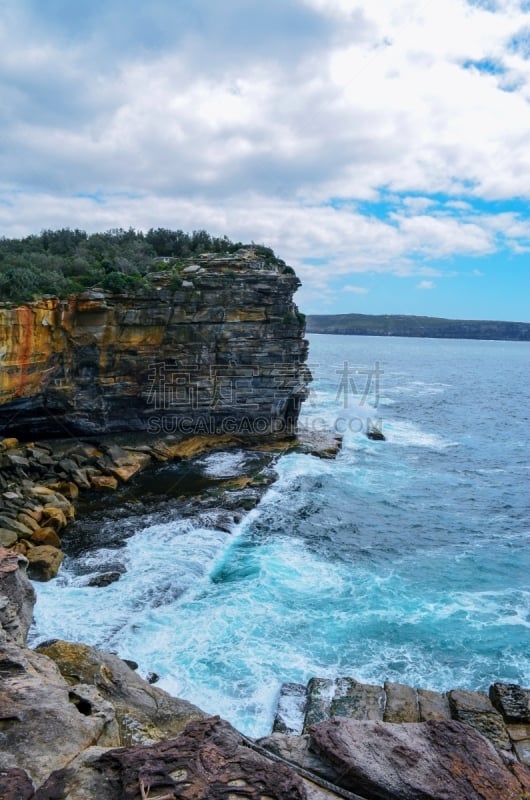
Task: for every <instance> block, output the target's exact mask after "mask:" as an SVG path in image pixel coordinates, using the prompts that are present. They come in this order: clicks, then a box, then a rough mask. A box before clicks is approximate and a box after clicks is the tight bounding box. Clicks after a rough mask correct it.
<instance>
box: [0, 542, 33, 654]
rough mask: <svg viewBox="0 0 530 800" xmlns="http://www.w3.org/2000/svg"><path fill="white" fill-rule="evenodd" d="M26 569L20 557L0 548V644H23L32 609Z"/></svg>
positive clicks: (25, 561) (31, 616) (23, 560)
mask: <svg viewBox="0 0 530 800" xmlns="http://www.w3.org/2000/svg"><path fill="white" fill-rule="evenodd" d="M26 565H27V559H26V558H24V556H21V555H17V554H15V553H13V552H12V551H11V550H6V549H5V548H3V547H0V642H13V643H15V644H18V645H24V644H25V642H26V637H27V635H28V630H29V628H30V625H31V622H32V620H33V607H34V605H35V589H34V588H33V586H32V584H31V581H30V580H28V577H27V575H26Z"/></svg>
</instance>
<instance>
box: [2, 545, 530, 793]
mask: <svg viewBox="0 0 530 800" xmlns="http://www.w3.org/2000/svg"><path fill="white" fill-rule="evenodd" d="M26 566H27V559H26V558H25V556H23V555H21V554H17V553H15V552H14V551H13V550H7V549H5V548H0V676H1V692H0V797H1V798H2V800H96V798H97V800H123V799H124V798H126V799H128V800H147V798H149V799H150V800H155V799H156V800H179V799H182V800H228V799H230V800H236V798H237V800H242V798H248V800H270V799H271V798H273V800H333V798H350V800H351V799H353V800H363V798H365V800H449V798H451V800H452V799H453V798H455V799H456V798H458V800H525V799H526V798H528V797H529V793H530V770H528V769H527V767H526V766H525V765H524V764H523V763H522V760H525V759H522V760H521V761H520V760H518V759H517V758H516V754H517V753H518V751H517V749H516V748H515V753H514V752H513V751H512V749H508V747H507V741H508V740H507V741H505V740H504V739H503V737H502V736H500V735H499V732H500V731H501V727H502V726H505V729H506V731H508V734H509V736H510V737H511V738H510V739H509V741H510V743H512V742H513V743H516V738H514V737H515V733H514V732H515V731H516V729H517V730H518V731H519V733H520V734H521V735H522V734H523V733H528V731H529V730H530V725H529V720H530V692H528V691H527V690H523V689H520V688H519V687H511V686H507V685H504V684H495V686H494V688H493V689H492V699H493V702H494V705H495V707H494V706H493V705H491V704H489V701H488V698H487V696H486V695H480V693H473V692H462V691H460V692H457V691H455V692H452V693H450V694H449V698H448V706H447V705H444V704H445V703H446V700H447V698H445V699H444V698H442V697H441V696H440V697H437V698H435V697H434V694H435V693H430V695H429V693H425V692H424V693H423V694H421V693H420V692H418V693H417V694H415V693H414V690H412V689H411V688H410V687H403V686H399V685H396V684H385V686H384V687H377V686H367V685H365V684H361V683H358V682H357V681H354V680H353V679H348V678H342V679H337V680H336V681H329V680H318V679H313V680H312V681H310V683H309V685H308V687H307V689H306V688H305V687H298V689H297V690H298V694H296V691H295V687H293V685H289V687H284V689H283V692H282V702H281V703H280V713H279V714H278V715H277V719H276V729H277V731H278V730H279V729H280V728H281V726H282V724H283V726H284V728H287V727H288V724H291V723H292V720H293V715H292V708H293V704H292V703H291V704H289V702H288V699H289V696H290V697H291V700H292V699H293V697H295V698H296V697H297V698H298V700H300V697H301V695H300V688H302V689H304V694H305V701H304V707H305V717H304V722H303V733H302V734H301V735H294V736H293V735H286V733H279V732H276V733H274V734H273V735H272V736H270V737H267V738H265V739H262V740H259V741H258V742H254V741H252V740H249V739H247V738H246V737H244V736H242V735H241V734H240V733H238V732H237V731H236V730H235V729H234V728H233V727H232V726H231V725H229V723H227V722H225V721H223V720H221V719H220V718H219V717H209V716H207V715H206V714H204V712H202V711H201V710H200V709H199V708H197V707H196V706H193V705H191V704H190V703H188V702H186V701H185V700H180V699H177V698H174V697H171V696H170V695H168V694H167V693H166V692H164V691H162V690H161V689H158V688H157V687H154V686H152V685H150V684H149V683H148V682H147V681H146V680H143V679H142V678H141V677H140V676H139V675H138V674H137V673H136V672H135V671H134V669H133V667H134V665H133V664H130V663H127V662H125V661H122V660H121V659H120V658H118V657H117V656H116V655H113V654H111V653H104V652H101V651H98V650H96V649H95V648H92V647H88V646H87V645H83V644H78V643H72V642H64V641H59V640H53V641H49V642H44V643H42V644H41V645H40V646H39V647H38V648H37V649H36V650H30V649H28V648H27V646H26V636H27V632H28V629H29V625H30V623H31V616H32V610H33V604H34V602H35V593H34V591H33V587H32V585H31V582H30V581H29V580H28V578H27V575H26V572H25V569H26ZM282 703H283V708H284V709H285V708H286V707H289V708H290V716H288V717H286V716H285V714H283V717H282V712H281V708H282ZM295 706H296V703H295ZM486 706H487V707H486ZM427 708H429V709H430V712H429V714H427V712H426V709H427ZM443 708H445V709H446V711H447V709H449V711H450V713H451V715H452V717H453V718H451V719H449V718H447V716H444V714H443V713H439V712H440V709H443ZM421 719H423V721H421ZM418 720H420V721H418ZM291 730H292V729H291ZM494 731H495V732H496V733H495V735H494V736H492V732H494ZM519 741H523V740H522V739H521V740H519ZM523 754H524V753H523Z"/></svg>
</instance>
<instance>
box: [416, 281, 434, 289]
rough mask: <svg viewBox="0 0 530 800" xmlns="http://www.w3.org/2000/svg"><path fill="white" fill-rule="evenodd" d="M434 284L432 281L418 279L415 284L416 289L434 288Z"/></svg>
mask: <svg viewBox="0 0 530 800" xmlns="http://www.w3.org/2000/svg"><path fill="white" fill-rule="evenodd" d="M435 286H436V284H435V282H434V281H420V282H419V283H417V284H416V289H434V287H435Z"/></svg>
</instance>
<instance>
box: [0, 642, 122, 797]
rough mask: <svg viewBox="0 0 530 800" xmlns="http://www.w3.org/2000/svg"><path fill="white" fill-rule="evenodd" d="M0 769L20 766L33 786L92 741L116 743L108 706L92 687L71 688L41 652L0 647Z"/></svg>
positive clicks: (110, 711) (114, 728)
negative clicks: (0, 725) (0, 689)
mask: <svg viewBox="0 0 530 800" xmlns="http://www.w3.org/2000/svg"><path fill="white" fill-rule="evenodd" d="M0 674H1V675H2V692H1V694H0V718H1V719H2V729H1V733H2V747H1V750H0V772H1V771H2V770H9V769H10V768H12V767H18V768H20V769H24V770H25V771H26V772H27V773H28V775H29V776H30V777H31V779H32V780H33V781H34V782H35V784H36V785H37V786H38V785H40V784H41V783H42V782H43V781H44V780H46V778H47V777H48V775H49V774H50V772H51V771H53V770H56V769H62V768H63V767H65V766H66V765H67V764H68V763H69V762H70V761H71V760H72V759H73V758H75V756H77V754H78V753H79V752H80V751H81V750H84V749H85V748H87V747H89V746H90V745H92V744H97V743H98V742H101V744H103V745H104V746H106V747H109V746H110V747H112V746H118V745H119V744H120V736H119V729H118V725H117V722H116V718H115V714H114V709H113V708H112V706H111V704H110V703H108V702H107V701H106V700H104V699H103V697H102V696H101V695H100V693H99V692H98V691H97V689H96V688H95V687H94V686H82V685H80V686H76V687H75V689H72V687H70V686H69V685H68V683H67V682H66V681H65V680H64V678H63V677H62V675H61V674H60V672H59V670H58V668H57V666H56V665H55V664H54V663H53V661H52V660H51V659H49V658H47V657H46V656H44V655H42V654H40V653H36V652H34V651H32V650H27V649H23V648H20V647H17V646H15V645H12V644H3V645H1V646H0Z"/></svg>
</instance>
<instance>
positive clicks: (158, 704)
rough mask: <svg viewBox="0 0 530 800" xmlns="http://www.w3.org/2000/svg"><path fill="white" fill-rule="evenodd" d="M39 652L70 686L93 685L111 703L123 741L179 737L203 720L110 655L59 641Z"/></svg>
mask: <svg viewBox="0 0 530 800" xmlns="http://www.w3.org/2000/svg"><path fill="white" fill-rule="evenodd" d="M37 650H38V652H40V653H43V654H45V655H47V656H48V657H49V658H52V659H53V660H54V661H55V663H56V664H57V666H58V667H59V669H60V671H61V674H62V675H63V677H64V678H65V680H66V681H68V683H70V684H72V685H76V684H77V683H86V684H90V685H93V686H95V687H96V688H97V689H98V691H99V692H100V694H101V695H102V696H103V697H104V698H105V699H106V700H108V701H109V702H111V703H112V705H113V707H114V709H115V712H116V716H117V719H118V724H119V726H120V731H121V732H122V740H123V741H126V742H127V743H129V744H145V743H146V742H153V741H161V740H162V739H165V738H169V737H172V736H176V735H177V734H178V733H180V732H181V731H182V730H183V729H184V727H185V726H186V725H187V723H188V722H189V721H190V720H193V719H202V718H203V717H204V713H203V712H202V711H201V710H200V709H198V708H197V707H196V706H193V705H192V704H191V703H188V702H186V701H185V700H178V699H177V698H174V697H171V695H169V694H167V693H166V692H164V691H163V690H162V689H158V688H157V687H155V686H150V685H149V684H148V683H147V681H145V680H143V679H142V678H141V677H140V676H139V675H138V674H137V673H136V672H134V671H133V670H132V669H130V668H129V667H128V666H127V664H126V663H125V662H124V661H122V660H121V658H118V656H115V655H112V654H111V653H103V652H101V651H99V650H96V649H95V648H92V647H88V646H87V645H83V644H74V643H72V642H63V641H60V640H57V641H54V642H53V643H51V644H48V645H47V646H39V647H38V648H37Z"/></svg>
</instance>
